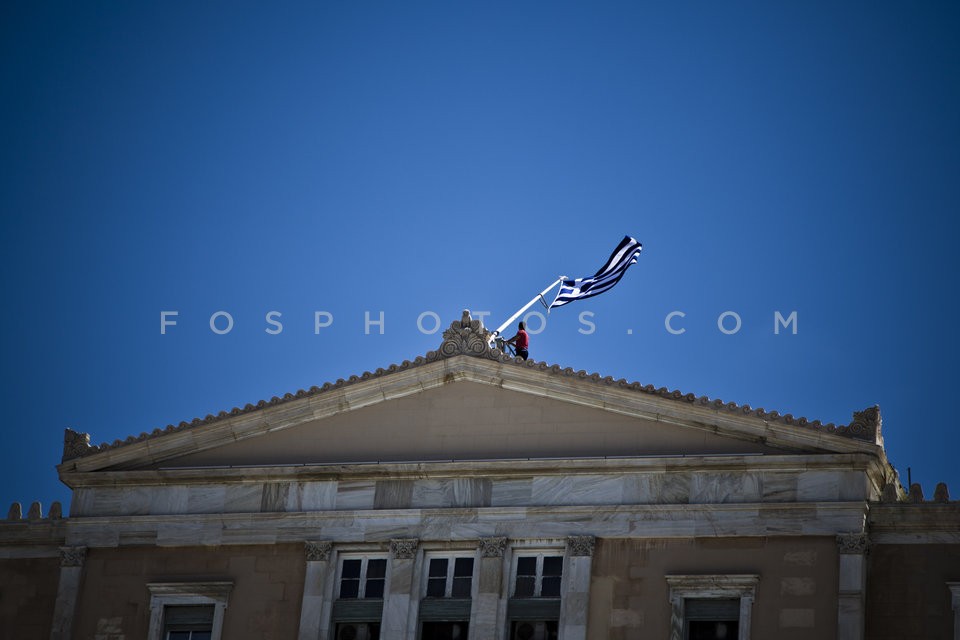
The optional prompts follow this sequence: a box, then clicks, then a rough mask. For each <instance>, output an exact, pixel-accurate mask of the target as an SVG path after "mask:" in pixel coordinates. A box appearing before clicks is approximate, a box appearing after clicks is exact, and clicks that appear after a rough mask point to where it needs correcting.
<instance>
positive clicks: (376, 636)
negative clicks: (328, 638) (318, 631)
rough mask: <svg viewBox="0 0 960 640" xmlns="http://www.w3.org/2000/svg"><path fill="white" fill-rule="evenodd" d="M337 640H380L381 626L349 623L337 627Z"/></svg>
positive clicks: (367, 623)
mask: <svg viewBox="0 0 960 640" xmlns="http://www.w3.org/2000/svg"><path fill="white" fill-rule="evenodd" d="M334 638H336V640H380V624H379V623H374V622H348V623H343V624H338V625H337V631H336V634H335V635H334Z"/></svg>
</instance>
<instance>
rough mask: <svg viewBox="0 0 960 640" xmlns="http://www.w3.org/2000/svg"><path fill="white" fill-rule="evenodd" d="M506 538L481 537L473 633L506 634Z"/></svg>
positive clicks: (481, 635)
mask: <svg viewBox="0 0 960 640" xmlns="http://www.w3.org/2000/svg"><path fill="white" fill-rule="evenodd" d="M506 548H507V538H506V537H503V536H499V537H494V538H480V544H479V551H480V553H479V555H480V563H479V569H478V580H477V597H476V598H475V599H474V601H473V607H472V608H471V610H470V636H471V637H473V638H491V639H499V638H502V637H503V634H504V620H503V617H502V615H501V614H502V610H503V607H501V606H500V603H501V589H502V585H503V556H504V552H505V550H506Z"/></svg>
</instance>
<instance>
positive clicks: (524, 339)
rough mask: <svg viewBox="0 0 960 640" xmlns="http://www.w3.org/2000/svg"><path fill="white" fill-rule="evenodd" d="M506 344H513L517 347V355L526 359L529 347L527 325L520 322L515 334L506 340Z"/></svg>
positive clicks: (528, 355)
mask: <svg viewBox="0 0 960 640" xmlns="http://www.w3.org/2000/svg"><path fill="white" fill-rule="evenodd" d="M507 344H513V345H516V347H517V355H518V356H520V357H521V358H523V359H524V360H526V359H527V358H528V357H530V352H529V351H528V348H529V347H530V336H528V335H527V327H526V325H525V324H523V323H522V322H521V323H520V326H519V327H517V335H515V336H513V337H512V338H510V339H509V340H507Z"/></svg>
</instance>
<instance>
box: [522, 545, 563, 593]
mask: <svg viewBox="0 0 960 640" xmlns="http://www.w3.org/2000/svg"><path fill="white" fill-rule="evenodd" d="M529 557H535V558H536V559H537V568H536V574H535V576H534V588H533V593H534V595H532V596H518V595H517V571H518V569H519V566H520V559H521V558H529ZM548 557H549V558H559V559H560V592H559V593H558V594H557V595H555V596H543V595H541V594H542V593H543V564H544V559H545V558H548ZM564 560H565V556H564V553H563V550H561V549H514V552H513V559H512V561H511V563H510V595H509V597H510V598H513V599H517V600H531V599H534V598H536V599H547V600H559V599H561V598H562V597H563V580H564V571H563V566H564V564H565V561H564Z"/></svg>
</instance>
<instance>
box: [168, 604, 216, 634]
mask: <svg viewBox="0 0 960 640" xmlns="http://www.w3.org/2000/svg"><path fill="white" fill-rule="evenodd" d="M212 631H213V605H183V606H177V605H167V606H166V607H164V608H163V637H164V639H165V640H210V636H211V633H212Z"/></svg>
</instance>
